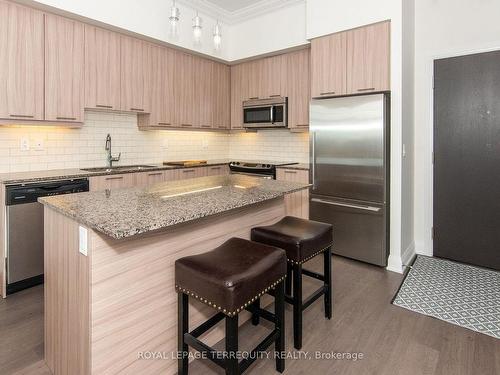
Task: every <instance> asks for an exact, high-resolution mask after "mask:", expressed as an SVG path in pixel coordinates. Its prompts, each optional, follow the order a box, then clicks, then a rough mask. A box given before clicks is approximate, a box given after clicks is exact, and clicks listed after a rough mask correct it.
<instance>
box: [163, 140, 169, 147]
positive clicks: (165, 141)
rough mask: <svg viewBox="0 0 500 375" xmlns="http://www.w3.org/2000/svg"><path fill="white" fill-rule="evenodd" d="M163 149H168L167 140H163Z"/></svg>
mask: <svg viewBox="0 0 500 375" xmlns="http://www.w3.org/2000/svg"><path fill="white" fill-rule="evenodd" d="M163 148H168V138H165V139H164V140H163Z"/></svg>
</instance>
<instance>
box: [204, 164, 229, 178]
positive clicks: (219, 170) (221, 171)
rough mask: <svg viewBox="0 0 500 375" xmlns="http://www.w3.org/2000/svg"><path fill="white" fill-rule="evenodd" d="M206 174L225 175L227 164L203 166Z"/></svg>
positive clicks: (226, 173)
mask: <svg viewBox="0 0 500 375" xmlns="http://www.w3.org/2000/svg"><path fill="white" fill-rule="evenodd" d="M205 169H206V175H207V176H225V175H228V174H229V166H228V165H211V166H208V167H205Z"/></svg>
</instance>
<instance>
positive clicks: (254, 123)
mask: <svg viewBox="0 0 500 375" xmlns="http://www.w3.org/2000/svg"><path fill="white" fill-rule="evenodd" d="M243 124H244V126H245V128H285V127H286V126H287V121H286V104H278V105H263V106H247V107H243Z"/></svg>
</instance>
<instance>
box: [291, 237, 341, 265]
mask: <svg viewBox="0 0 500 375" xmlns="http://www.w3.org/2000/svg"><path fill="white" fill-rule="evenodd" d="M332 246H333V242H332V243H331V244H330V245H328V246H327V247H325V248H324V249H322V250H320V251H317V252H315V253H314V254H313V255H311V256H309V257H307V258H305V259H302V260H301V261H300V262H297V261H295V260H292V259H288V258H287V261H288V262H290V263H293V264H304V263H305V262H307V261H308V260H310V259H312V258H314V257H315V256H316V255H319V254H321V253H322V252H323V251H325V250H327V249H329V248H330V247H332Z"/></svg>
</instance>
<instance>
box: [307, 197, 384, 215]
mask: <svg viewBox="0 0 500 375" xmlns="http://www.w3.org/2000/svg"><path fill="white" fill-rule="evenodd" d="M311 201H312V202H316V203H325V204H330V205H332V206H339V207H347V208H355V209H357V210H364V211H371V212H379V211H380V210H381V208H380V207H373V206H360V205H357V204H349V203H342V202H332V201H327V200H325V199H319V198H312V199H311Z"/></svg>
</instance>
